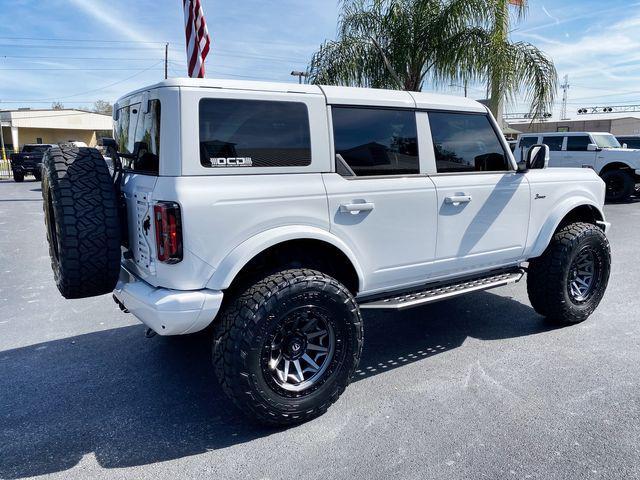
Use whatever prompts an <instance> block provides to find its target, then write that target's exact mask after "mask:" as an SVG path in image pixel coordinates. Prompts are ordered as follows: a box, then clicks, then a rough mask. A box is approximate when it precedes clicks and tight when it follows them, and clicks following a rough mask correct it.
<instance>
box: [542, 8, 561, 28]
mask: <svg viewBox="0 0 640 480" xmlns="http://www.w3.org/2000/svg"><path fill="white" fill-rule="evenodd" d="M542 11H543V12H544V14H545V15H546V16H547V17H549V18H550V19H551V20H553V21H554V22H556V24H558V23H560V19H559V18H558V17H554V16H553V15H551V14H550V13H549V11H548V10H547V9H546V8H545V7H544V5H542Z"/></svg>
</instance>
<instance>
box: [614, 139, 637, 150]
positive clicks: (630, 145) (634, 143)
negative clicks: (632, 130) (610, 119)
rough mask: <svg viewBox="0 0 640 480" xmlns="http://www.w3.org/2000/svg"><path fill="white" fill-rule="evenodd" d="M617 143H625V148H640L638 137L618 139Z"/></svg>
mask: <svg viewBox="0 0 640 480" xmlns="http://www.w3.org/2000/svg"><path fill="white" fill-rule="evenodd" d="M618 142H620V143H626V144H627V148H640V137H618Z"/></svg>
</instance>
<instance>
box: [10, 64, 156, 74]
mask: <svg viewBox="0 0 640 480" xmlns="http://www.w3.org/2000/svg"><path fill="white" fill-rule="evenodd" d="M156 65H157V63H156ZM11 71H20V72H24V71H26V72H33V71H50V72H55V71H57V72H116V71H119V72H122V71H131V68H130V67H129V68H87V67H79V68H50V67H45V68H0V72H11Z"/></svg>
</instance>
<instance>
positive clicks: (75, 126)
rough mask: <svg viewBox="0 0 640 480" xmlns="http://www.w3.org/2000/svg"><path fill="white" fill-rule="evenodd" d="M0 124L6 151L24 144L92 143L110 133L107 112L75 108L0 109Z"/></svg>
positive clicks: (109, 121)
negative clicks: (104, 113)
mask: <svg viewBox="0 0 640 480" xmlns="http://www.w3.org/2000/svg"><path fill="white" fill-rule="evenodd" d="M0 124H1V125H2V135H3V138H4V143H5V147H6V148H7V150H10V149H12V150H14V151H15V150H19V149H20V147H21V146H22V145H24V144H26V143H59V142H68V141H80V142H85V143H86V144H87V145H89V146H95V145H96V144H97V141H98V139H99V138H101V137H103V136H112V133H111V132H112V129H113V120H112V118H111V116H110V115H102V114H100V113H94V112H88V111H85V110H77V109H63V110H51V109H36V110H32V109H18V110H2V111H0Z"/></svg>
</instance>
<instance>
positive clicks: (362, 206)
mask: <svg viewBox="0 0 640 480" xmlns="http://www.w3.org/2000/svg"><path fill="white" fill-rule="evenodd" d="M373 207H375V204H374V203H373V202H365V203H342V204H340V211H341V212H343V213H345V212H349V213H353V214H357V213H360V212H370V211H371V210H373Z"/></svg>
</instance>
